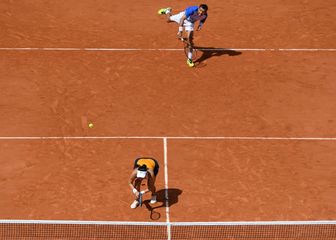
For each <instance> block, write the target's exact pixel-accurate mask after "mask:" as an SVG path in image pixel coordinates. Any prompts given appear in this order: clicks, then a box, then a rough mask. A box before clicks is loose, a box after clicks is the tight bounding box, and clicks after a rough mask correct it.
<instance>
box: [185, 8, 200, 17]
mask: <svg viewBox="0 0 336 240" xmlns="http://www.w3.org/2000/svg"><path fill="white" fill-rule="evenodd" d="M197 11H198V6H191V7H187V8H186V10H185V15H186V17H187V18H188V17H190V16H191V15H193V14H194V13H195V12H197Z"/></svg>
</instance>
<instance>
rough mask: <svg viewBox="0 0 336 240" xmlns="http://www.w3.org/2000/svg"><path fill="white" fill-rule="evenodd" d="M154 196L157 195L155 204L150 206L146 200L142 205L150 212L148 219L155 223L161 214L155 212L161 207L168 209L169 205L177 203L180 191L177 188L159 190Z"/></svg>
mask: <svg viewBox="0 0 336 240" xmlns="http://www.w3.org/2000/svg"><path fill="white" fill-rule="evenodd" d="M167 193H168V199H167V197H166V196H167ZM156 194H157V198H156V200H157V203H155V204H153V205H151V204H150V203H149V202H150V200H146V201H144V202H143V204H144V205H145V206H146V208H147V209H148V211H149V212H150V219H151V220H156V221H157V220H159V219H160V218H161V214H160V212H157V211H156V210H157V209H158V208H162V207H170V206H171V205H173V204H175V203H177V202H178V197H179V195H181V194H182V190H180V189H177V188H169V189H161V190H159V191H156Z"/></svg>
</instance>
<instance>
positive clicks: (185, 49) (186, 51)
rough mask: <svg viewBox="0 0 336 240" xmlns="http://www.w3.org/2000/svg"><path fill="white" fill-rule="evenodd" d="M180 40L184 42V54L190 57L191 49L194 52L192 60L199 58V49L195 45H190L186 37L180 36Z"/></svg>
mask: <svg viewBox="0 0 336 240" xmlns="http://www.w3.org/2000/svg"><path fill="white" fill-rule="evenodd" d="M180 40H181V41H182V42H183V44H184V46H183V49H184V54H185V55H186V57H187V58H189V57H188V53H189V52H190V51H191V52H192V60H193V61H195V60H196V58H197V49H196V48H195V47H192V46H190V45H189V43H188V41H187V40H186V39H185V38H180Z"/></svg>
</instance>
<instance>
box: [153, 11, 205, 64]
mask: <svg viewBox="0 0 336 240" xmlns="http://www.w3.org/2000/svg"><path fill="white" fill-rule="evenodd" d="M158 14H160V15H162V14H166V15H167V22H176V23H177V24H179V28H178V32H177V37H178V38H182V37H183V30H185V32H186V33H187V43H188V45H189V52H188V59H187V64H188V66H189V67H194V66H195V64H194V62H193V60H192V48H193V46H194V43H193V36H194V23H195V22H196V21H199V24H198V26H197V29H196V30H197V31H199V30H201V28H202V26H203V24H204V23H205V20H206V19H207V17H208V6H207V5H206V4H201V5H199V6H191V7H188V8H186V9H185V10H184V11H182V12H180V13H178V14H175V15H172V8H170V7H168V8H161V9H160V10H159V11H158Z"/></svg>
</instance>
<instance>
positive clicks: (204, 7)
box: [199, 4, 208, 11]
mask: <svg viewBox="0 0 336 240" xmlns="http://www.w3.org/2000/svg"><path fill="white" fill-rule="evenodd" d="M199 7H200V8H202V9H203V10H204V11H208V5H206V4H201V5H199Z"/></svg>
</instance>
